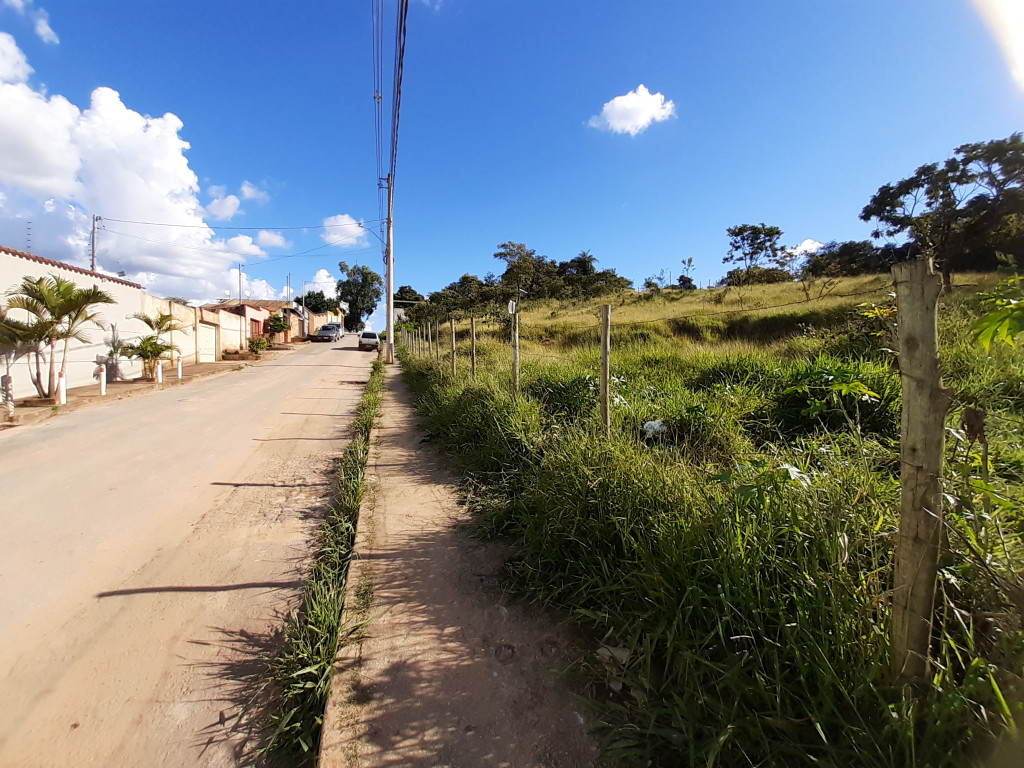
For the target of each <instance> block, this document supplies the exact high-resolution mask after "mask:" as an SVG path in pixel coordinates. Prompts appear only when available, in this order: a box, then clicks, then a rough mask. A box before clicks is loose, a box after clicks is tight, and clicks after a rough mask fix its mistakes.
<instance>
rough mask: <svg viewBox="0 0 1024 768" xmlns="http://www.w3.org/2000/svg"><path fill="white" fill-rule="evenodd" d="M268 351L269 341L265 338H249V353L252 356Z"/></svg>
mask: <svg viewBox="0 0 1024 768" xmlns="http://www.w3.org/2000/svg"><path fill="white" fill-rule="evenodd" d="M268 349H270V341H269V340H268V339H267V337H266V336H250V337H249V351H250V352H252V353H253V354H254V355H258V354H260V353H261V352H266V351H267V350H268Z"/></svg>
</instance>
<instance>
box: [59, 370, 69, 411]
mask: <svg viewBox="0 0 1024 768" xmlns="http://www.w3.org/2000/svg"><path fill="white" fill-rule="evenodd" d="M57 400H58V401H59V402H60V404H61V405H67V404H68V380H67V379H66V378H65V377H64V371H61V372H60V378H59V379H57Z"/></svg>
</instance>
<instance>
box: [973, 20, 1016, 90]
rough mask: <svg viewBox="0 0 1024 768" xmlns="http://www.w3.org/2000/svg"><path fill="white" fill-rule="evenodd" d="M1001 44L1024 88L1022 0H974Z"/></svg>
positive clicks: (990, 30) (1013, 72) (1008, 63)
mask: <svg viewBox="0 0 1024 768" xmlns="http://www.w3.org/2000/svg"><path fill="white" fill-rule="evenodd" d="M972 2H973V4H974V8H975V10H977V12H978V15H979V16H981V20H982V21H983V22H985V26H987V27H988V30H989V32H991V33H992V37H994V38H995V40H996V43H998V44H999V48H1000V50H1001V51H1002V52H1003V58H1005V59H1006V63H1007V65H1008V66H1009V67H1010V73H1011V74H1012V75H1013V79H1014V80H1016V81H1017V86H1018V87H1019V88H1020V89H1021V90H1024V5H1021V3H1020V0H972Z"/></svg>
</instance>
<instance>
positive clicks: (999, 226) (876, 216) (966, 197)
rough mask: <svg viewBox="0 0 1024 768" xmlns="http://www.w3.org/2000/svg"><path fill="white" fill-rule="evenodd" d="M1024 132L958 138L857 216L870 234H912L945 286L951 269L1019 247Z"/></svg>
mask: <svg viewBox="0 0 1024 768" xmlns="http://www.w3.org/2000/svg"><path fill="white" fill-rule="evenodd" d="M1022 186H1024V138H1022V136H1021V134H1020V133H1014V134H1012V135H1011V136H1009V137H1008V138H1005V139H994V140H992V141H986V142H975V143H972V144H963V145H961V146H959V147H957V148H956V150H954V152H953V155H952V157H949V158H948V159H946V160H945V161H944V162H942V163H927V164H925V165H922V166H921V167H919V168H918V169H917V170H916V171H914V173H913V174H912V175H911V176H908V177H907V178H905V179H901V180H900V181H897V182H895V183H893V184H883V185H882V186H881V187H879V189H878V191H877V192H876V193H875V194H874V195H873V196H872V197H871V200H870V202H869V203H868V204H867V205H866V206H864V209H863V210H862V211H861V214H860V218H861V219H863V220H864V221H874V222H875V225H876V228H875V230H874V232H873V233H872V234H873V236H874V237H877V238H890V239H895V238H902V239H904V241H912V242H913V243H914V244H916V246H917V247H918V248H919V249H920V251H921V252H922V253H924V254H925V255H927V256H931V257H932V258H934V259H935V262H936V265H937V266H938V267H939V269H940V270H941V271H942V276H943V284H944V285H945V286H946V287H947V288H948V287H949V285H950V282H951V276H952V273H953V272H954V271H958V270H964V269H993V268H995V266H996V265H997V263H998V262H997V253H998V252H1000V251H1002V252H1008V253H1011V254H1013V255H1015V256H1016V255H1019V253H1020V252H1021V249H1022V246H1024V189H1022Z"/></svg>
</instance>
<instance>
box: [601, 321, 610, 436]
mask: <svg viewBox="0 0 1024 768" xmlns="http://www.w3.org/2000/svg"><path fill="white" fill-rule="evenodd" d="M611 360H612V305H611V304H604V305H603V306H602V307H601V428H602V429H603V430H604V435H605V437H608V435H610V434H611V431H612V410H611V402H610V400H611V393H610V391H609V390H610V386H609V385H610V384H611Z"/></svg>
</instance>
